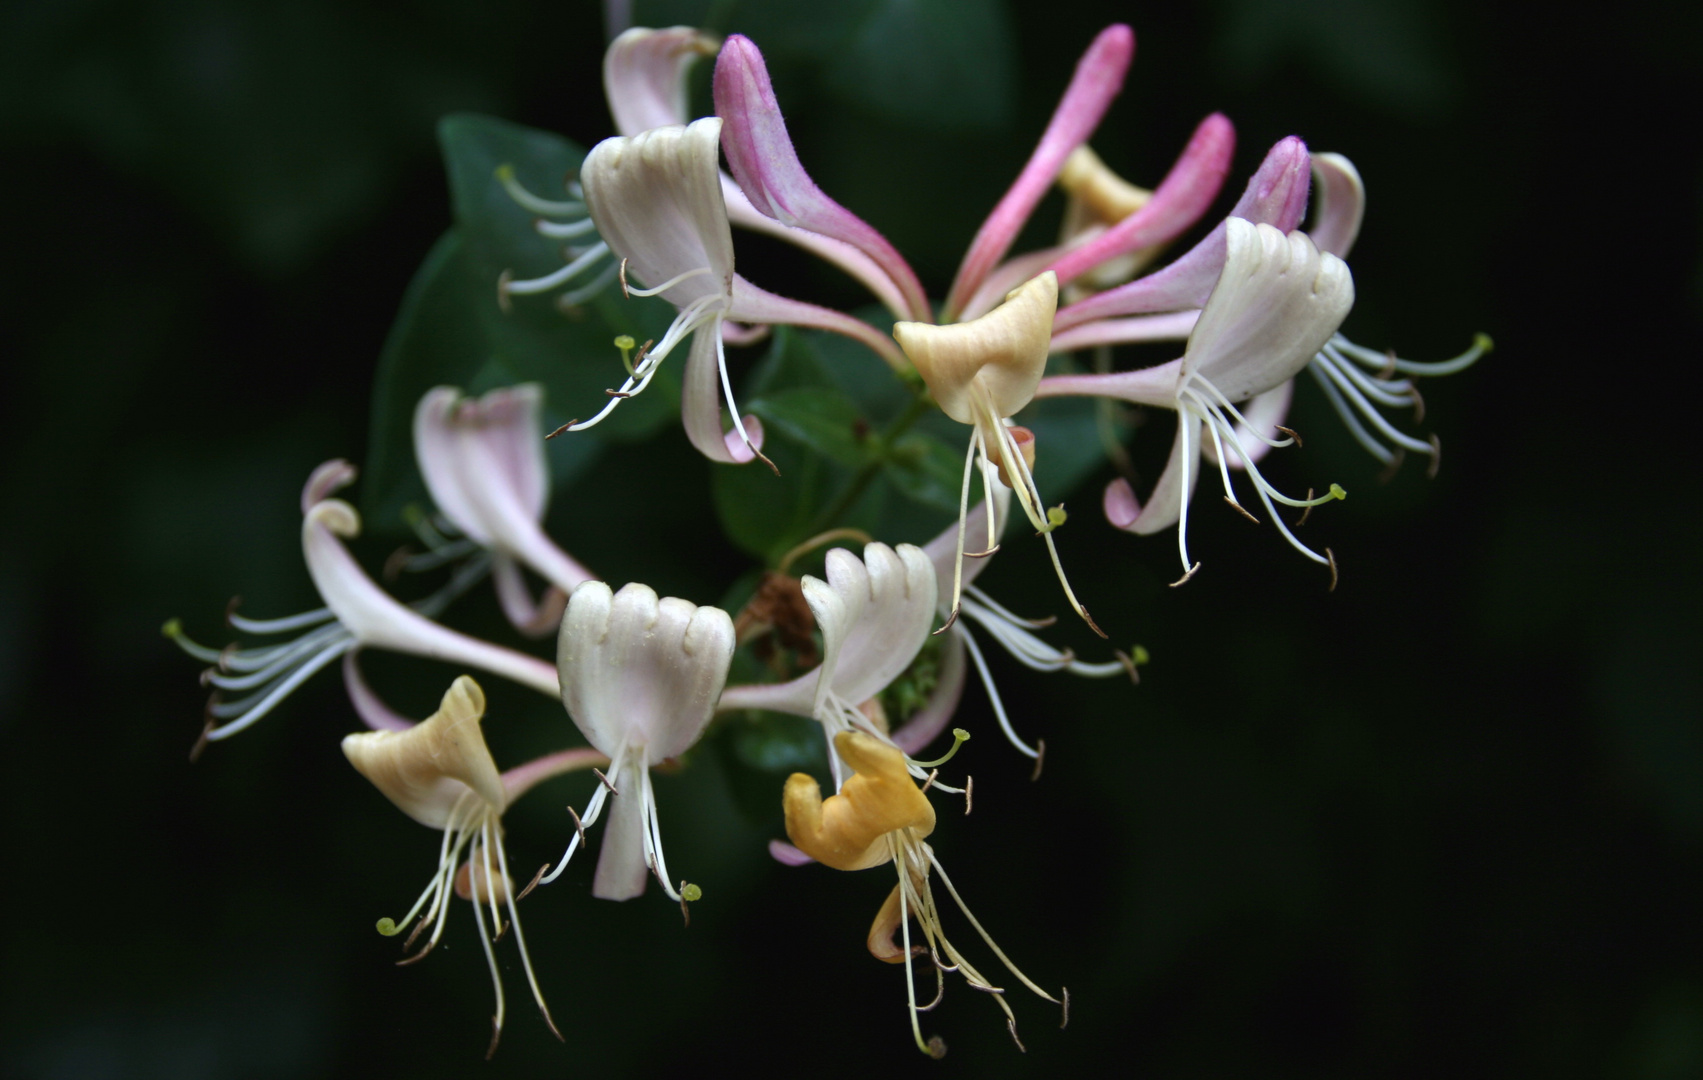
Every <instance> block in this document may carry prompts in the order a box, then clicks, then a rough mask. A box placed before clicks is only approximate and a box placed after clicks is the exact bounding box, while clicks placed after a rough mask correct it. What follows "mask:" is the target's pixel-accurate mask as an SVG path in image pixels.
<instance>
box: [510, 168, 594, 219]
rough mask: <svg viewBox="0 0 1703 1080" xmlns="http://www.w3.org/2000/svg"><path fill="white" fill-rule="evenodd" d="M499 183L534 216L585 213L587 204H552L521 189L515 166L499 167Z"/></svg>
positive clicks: (563, 215)
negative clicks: (515, 173) (516, 177)
mask: <svg viewBox="0 0 1703 1080" xmlns="http://www.w3.org/2000/svg"><path fill="white" fill-rule="evenodd" d="M497 182H498V183H500V184H502V185H503V190H504V191H506V192H508V196H509V198H511V199H513V200H514V201H515V202H516V204H518V205H519V206H520V207H521V208H522V209H525V210H529V211H531V212H532V213H534V214H543V215H545V216H546V217H570V216H573V215H576V214H583V213H585V204H584V203H582V202H552V201H550V200H549V199H540V198H539V197H538V196H536V195H534V194H533V193H532V192H530V191H528V190H526V189H525V188H524V187H521V185H520V181H519V180H517V179H515V175H514V166H513V165H508V164H503V165H498V166H497ZM570 190H571V189H570Z"/></svg>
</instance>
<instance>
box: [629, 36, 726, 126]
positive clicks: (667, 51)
mask: <svg viewBox="0 0 1703 1080" xmlns="http://www.w3.org/2000/svg"><path fill="white" fill-rule="evenodd" d="M715 51H716V43H715V39H714V38H711V37H708V36H706V35H704V34H701V33H699V32H698V31H697V30H694V29H692V28H691V27H689V26H671V27H669V28H668V29H666V30H649V29H645V28H644V27H634V28H633V29H631V30H628V31H626V32H625V33H623V34H621V35H620V36H619V37H617V38H616V39H615V40H614V41H611V42H610V43H609V49H608V51H606V52H605V53H604V54H603V93H604V96H605V97H606V98H607V99H608V100H609V112H610V115H611V116H613V117H614V119H615V130H616V131H618V132H620V133H621V134H622V135H626V136H629V137H630V136H633V135H637V134H638V133H639V132H641V131H648V130H649V129H651V128H657V127H666V126H668V125H670V124H684V123H685V122H686V119H687V117H686V71H687V69H688V68H690V67H691V65H692V61H694V60H696V59H697V58H698V57H700V56H714V55H715Z"/></svg>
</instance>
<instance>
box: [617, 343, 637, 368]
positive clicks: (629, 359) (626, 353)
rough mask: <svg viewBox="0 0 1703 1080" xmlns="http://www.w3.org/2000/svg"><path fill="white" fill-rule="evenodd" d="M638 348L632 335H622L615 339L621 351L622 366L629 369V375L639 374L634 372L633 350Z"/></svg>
mask: <svg viewBox="0 0 1703 1080" xmlns="http://www.w3.org/2000/svg"><path fill="white" fill-rule="evenodd" d="M637 346H638V342H636V341H634V340H633V335H631V334H622V335H621V336H620V337H618V338H616V339H615V347H616V348H617V349H620V350H621V366H622V367H624V368H626V369H627V374H629V375H635V374H637V372H635V371H634V370H633V349H634V348H636V347H637Z"/></svg>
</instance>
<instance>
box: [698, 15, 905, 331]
mask: <svg viewBox="0 0 1703 1080" xmlns="http://www.w3.org/2000/svg"><path fill="white" fill-rule="evenodd" d="M715 106H716V115H718V116H719V117H721V118H722V120H723V121H724V124H725V126H724V127H723V128H722V132H721V136H722V145H723V146H724V147H725V149H726V150H727V164H728V168H729V169H731V170H732V172H733V177H734V179H735V180H737V181H738V182H739V186H740V188H741V189H742V190H743V191H744V192H745V195H746V197H747V198H749V199H750V200H751V205H752V206H754V207H755V208H756V209H757V210H758V211H759V212H760V213H762V214H765V215H767V216H768V217H771V218H773V219H775V220H776V221H779V222H781V223H782V224H784V225H791V226H795V227H797V228H801V229H805V230H808V231H810V232H813V233H817V234H819V235H822V236H827V237H831V238H833V239H835V240H839V241H841V242H843V243H846V244H850V245H851V246H852V247H854V248H856V249H858V250H859V251H861V252H863V253H864V254H865V255H867V256H868V257H869V258H870V259H871V260H873V261H874V262H875V263H876V264H877V265H878V266H879V267H880V268H881V269H882V270H883V271H884V272H885V273H886V275H887V276H888V277H889V278H891V279H892V281H893V283H894V285H895V286H896V287H897V288H898V290H899V292H900V293H901V294H902V295H903V296H904V298H905V301H906V306H907V307H908V308H909V310H910V314H911V317H912V318H927V317H928V313H929V308H928V299H927V297H926V296H925V295H924V293H923V290H922V284H921V283H920V282H919V281H917V277H916V274H915V272H914V271H912V270H911V268H910V264H908V263H907V262H905V260H904V258H903V257H902V256H901V255H900V254H899V252H898V250H897V249H896V248H894V247H893V245H892V244H891V243H889V242H888V241H887V238H886V237H884V236H882V235H881V234H880V233H878V232H876V231H875V229H874V228H872V227H871V226H870V225H869V224H868V223H867V222H865V221H864V220H863V219H861V218H859V217H858V216H857V215H856V214H853V213H852V212H851V211H850V210H847V209H846V208H845V207H843V206H841V205H840V204H839V203H837V202H835V201H834V200H833V199H831V198H829V197H828V196H827V195H826V194H825V193H824V192H823V191H822V189H821V188H819V187H817V186H816V182H815V181H814V180H812V179H810V174H808V173H806V172H805V171H804V165H803V164H802V163H801V162H800V161H799V160H798V152H797V151H796V150H795V149H793V145H792V138H791V136H789V135H788V134H787V130H786V121H785V120H784V119H782V117H781V110H780V103H779V102H778V101H776V100H775V90H774V86H773V84H771V83H770V81H769V70H768V67H767V65H765V64H764V62H763V54H762V53H761V52H760V51H759V50H758V49H757V46H756V45H754V44H752V43H751V40H750V39H749V38H747V37H744V36H743V35H740V34H734V35H733V36H732V37H729V38H728V39H727V42H726V43H725V44H724V45H723V46H722V49H721V55H720V56H719V57H718V58H717V59H716V70H715Z"/></svg>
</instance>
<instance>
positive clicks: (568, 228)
mask: <svg viewBox="0 0 1703 1080" xmlns="http://www.w3.org/2000/svg"><path fill="white" fill-rule="evenodd" d="M532 227H533V228H534V229H536V230H538V235H539V236H547V237H549V238H550V239H552V240H571V239H573V238H574V237H576V236H584V235H585V234H586V233H588V232H593V231H595V230H596V228H597V223H596V222H595V221H593V220H591V219H590V218H581V219H579V220H578V221H542V220H540V221H535V222H533V223H532Z"/></svg>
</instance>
